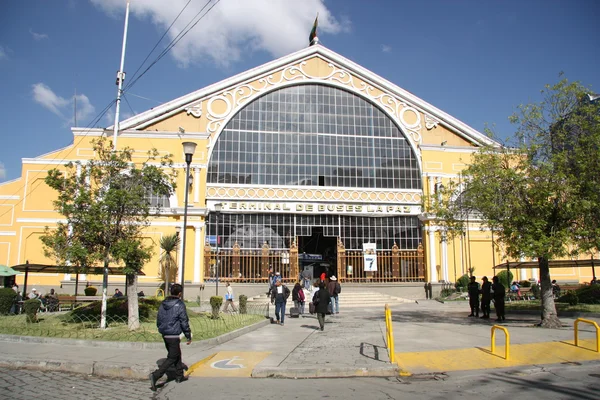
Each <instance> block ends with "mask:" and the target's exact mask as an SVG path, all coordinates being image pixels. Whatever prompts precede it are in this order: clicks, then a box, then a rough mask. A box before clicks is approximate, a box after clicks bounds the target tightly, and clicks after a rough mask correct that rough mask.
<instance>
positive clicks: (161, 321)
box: [150, 283, 192, 391]
mask: <svg viewBox="0 0 600 400" xmlns="http://www.w3.org/2000/svg"><path fill="white" fill-rule="evenodd" d="M182 292H183V288H182V287H181V285H179V284H177V283H176V284H174V285H172V286H171V296H169V297H167V298H166V299H165V300H164V301H163V302H162V303H161V305H160V308H159V309H158V316H157V317H156V326H157V327H158V332H159V333H160V334H161V335H162V336H163V340H164V342H165V347H166V348H167V358H166V359H165V361H164V362H163V363H162V365H161V366H160V367H159V368H158V369H157V370H156V371H154V372H152V373H151V374H150V388H151V389H152V390H154V391H155V390H156V381H158V380H159V379H160V378H161V377H162V376H163V375H164V374H165V373H166V372H167V370H168V369H169V368H171V367H173V366H174V367H175V370H176V373H175V381H176V382H177V383H181V382H183V381H186V380H187V379H188V378H187V377H186V376H184V375H183V370H184V365H183V363H182V362H181V348H180V347H179V343H180V338H179V335H181V333H183V334H184V335H185V337H186V339H187V343H186V344H190V343H192V331H191V329H190V324H189V319H188V315H187V311H186V309H185V303H184V302H183V301H182V300H181V293H182Z"/></svg>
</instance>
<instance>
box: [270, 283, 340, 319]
mask: <svg viewBox="0 0 600 400" xmlns="http://www.w3.org/2000/svg"><path fill="white" fill-rule="evenodd" d="M324 275H325V274H322V275H321V277H320V279H319V281H318V282H316V283H315V284H314V287H312V298H311V303H312V307H314V310H312V307H311V310H312V311H311V310H309V311H311V313H313V312H314V313H315V314H317V319H318V320H319V328H320V329H321V330H324V329H325V315H326V314H328V313H331V314H332V315H333V314H339V312H340V305H339V294H340V293H341V291H342V288H341V285H340V283H339V282H338V281H337V278H336V277H335V275H332V276H331V277H329V278H327V277H326V276H324ZM277 277H279V279H278V278H277ZM302 278H303V281H304V282H303V283H304V285H302V284H301V283H300V282H296V283H295V284H294V288H293V289H292V291H291V292H290V290H289V289H288V288H287V286H286V285H285V284H284V283H283V282H282V280H281V276H280V275H279V273H278V272H277V273H275V275H274V278H273V280H272V283H271V285H270V288H269V292H268V293H269V295H270V297H271V304H274V305H275V318H276V321H275V322H276V323H277V324H279V325H284V321H285V309H286V303H287V299H288V297H289V295H290V293H291V294H292V301H293V302H294V307H295V308H297V309H298V312H299V314H300V315H303V314H304V312H305V305H306V298H307V296H306V293H305V291H306V292H309V293H310V292H311V290H309V289H307V287H306V280H307V279H304V278H305V276H302ZM303 286H304V287H303ZM308 287H309V288H310V285H309V286H308Z"/></svg>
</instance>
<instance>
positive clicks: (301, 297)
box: [298, 289, 306, 302]
mask: <svg viewBox="0 0 600 400" xmlns="http://www.w3.org/2000/svg"><path fill="white" fill-rule="evenodd" d="M305 299H306V298H305V297H304V290H302V289H300V290H298V300H300V301H301V302H304V300H305Z"/></svg>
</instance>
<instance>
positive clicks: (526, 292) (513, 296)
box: [506, 287, 535, 302]
mask: <svg viewBox="0 0 600 400" xmlns="http://www.w3.org/2000/svg"><path fill="white" fill-rule="evenodd" d="M519 291H520V292H521V297H520V298H519V297H518V295H517V293H515V292H510V291H509V292H508V293H506V300H507V301H508V302H511V301H518V300H533V299H534V298H535V297H534V296H533V293H532V292H531V287H521V288H520V289H519Z"/></svg>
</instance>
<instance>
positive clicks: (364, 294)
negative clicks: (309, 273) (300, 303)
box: [248, 291, 415, 309]
mask: <svg viewBox="0 0 600 400" xmlns="http://www.w3.org/2000/svg"><path fill="white" fill-rule="evenodd" d="M305 296H306V299H307V304H308V302H309V301H310V299H311V298H312V294H310V293H308V292H305ZM290 300H291V296H290ZM290 300H288V304H290ZM248 301H250V302H257V303H267V302H269V301H270V299H269V298H268V297H267V295H266V294H262V295H259V296H254V297H251V298H248ZM414 302H415V300H412V299H404V298H401V297H395V296H390V295H388V294H383V293H378V292H374V291H343V292H342V293H341V294H340V309H341V308H359V307H360V308H369V307H384V306H385V305H386V304H389V305H390V306H393V305H397V304H402V303H414ZM292 304H293V303H292ZM288 307H289V306H288Z"/></svg>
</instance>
